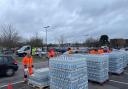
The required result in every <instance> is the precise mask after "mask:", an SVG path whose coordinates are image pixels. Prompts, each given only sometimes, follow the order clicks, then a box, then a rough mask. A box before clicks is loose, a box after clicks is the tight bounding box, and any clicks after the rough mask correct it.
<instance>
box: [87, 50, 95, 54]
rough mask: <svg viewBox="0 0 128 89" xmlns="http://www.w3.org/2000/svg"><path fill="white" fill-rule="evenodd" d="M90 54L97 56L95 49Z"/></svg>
mask: <svg viewBox="0 0 128 89" xmlns="http://www.w3.org/2000/svg"><path fill="white" fill-rule="evenodd" d="M89 53H90V54H97V51H96V50H95V49H93V50H91V51H90V52H89Z"/></svg>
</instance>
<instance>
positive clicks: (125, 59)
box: [122, 51, 128, 68]
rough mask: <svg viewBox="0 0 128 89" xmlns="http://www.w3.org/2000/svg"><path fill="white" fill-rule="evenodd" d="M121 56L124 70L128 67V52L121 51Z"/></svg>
mask: <svg viewBox="0 0 128 89" xmlns="http://www.w3.org/2000/svg"><path fill="white" fill-rule="evenodd" d="M122 55H123V62H124V68H126V67H127V65H128V52H127V51H122Z"/></svg>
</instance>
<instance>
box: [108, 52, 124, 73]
mask: <svg viewBox="0 0 128 89" xmlns="http://www.w3.org/2000/svg"><path fill="white" fill-rule="evenodd" d="M123 71H124V55H123V53H122V52H112V53H110V54H109V72H110V73H116V74H121V73H122V72H123Z"/></svg>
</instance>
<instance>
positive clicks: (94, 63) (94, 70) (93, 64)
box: [85, 54, 109, 84]
mask: <svg viewBox="0 0 128 89" xmlns="http://www.w3.org/2000/svg"><path fill="white" fill-rule="evenodd" d="M85 57H86V58H87V69H88V79H89V80H90V81H93V82H97V83H100V84H103V83H104V82H106V81H107V80H108V79H109V75H108V72H109V69H108V68H109V59H108V56H107V55H91V54H89V55H86V56H85Z"/></svg>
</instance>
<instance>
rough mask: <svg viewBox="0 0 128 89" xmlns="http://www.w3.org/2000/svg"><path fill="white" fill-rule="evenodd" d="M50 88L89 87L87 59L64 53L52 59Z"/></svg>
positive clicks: (77, 88)
mask: <svg viewBox="0 0 128 89" xmlns="http://www.w3.org/2000/svg"><path fill="white" fill-rule="evenodd" d="M49 67H50V89H88V78H87V64H86V59H85V58H81V57H78V56H76V55H62V56H60V57H56V58H53V59H51V60H50V62H49Z"/></svg>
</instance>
